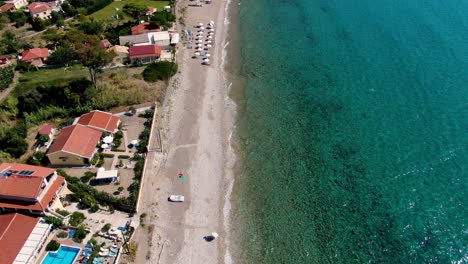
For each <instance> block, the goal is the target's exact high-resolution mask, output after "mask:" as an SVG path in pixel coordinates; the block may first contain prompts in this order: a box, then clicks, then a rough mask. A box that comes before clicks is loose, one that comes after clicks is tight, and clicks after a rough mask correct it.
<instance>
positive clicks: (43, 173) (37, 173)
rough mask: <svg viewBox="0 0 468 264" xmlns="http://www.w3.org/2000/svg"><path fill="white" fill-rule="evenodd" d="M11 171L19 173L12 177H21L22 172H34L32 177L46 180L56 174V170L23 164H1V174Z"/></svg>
mask: <svg viewBox="0 0 468 264" xmlns="http://www.w3.org/2000/svg"><path fill="white" fill-rule="evenodd" d="M9 170H11V171H17V172H16V173H12V174H11V175H20V174H19V173H20V172H21V171H33V173H32V174H31V175H28V176H30V177H40V178H45V177H47V176H49V175H51V174H53V173H54V172H55V170H54V169H51V168H45V167H41V166H34V165H28V164H21V163H2V164H0V172H2V173H5V172H8V171H9Z"/></svg>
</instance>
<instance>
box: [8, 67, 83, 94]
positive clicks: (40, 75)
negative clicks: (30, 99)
mask: <svg viewBox="0 0 468 264" xmlns="http://www.w3.org/2000/svg"><path fill="white" fill-rule="evenodd" d="M81 77H85V78H87V79H89V72H88V68H85V67H83V66H81V65H73V66H71V67H68V68H58V69H50V70H39V71H32V72H25V73H21V75H20V77H19V82H18V84H17V85H16V87H15V90H14V93H15V94H16V95H20V94H23V93H24V92H26V91H28V90H30V89H32V88H34V87H36V86H37V85H39V84H42V83H44V84H50V83H53V82H60V81H65V80H69V79H75V78H81Z"/></svg>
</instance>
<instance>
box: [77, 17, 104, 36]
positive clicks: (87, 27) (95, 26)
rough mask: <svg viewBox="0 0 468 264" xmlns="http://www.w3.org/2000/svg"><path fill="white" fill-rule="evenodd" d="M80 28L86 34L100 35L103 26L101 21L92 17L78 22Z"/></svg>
mask: <svg viewBox="0 0 468 264" xmlns="http://www.w3.org/2000/svg"><path fill="white" fill-rule="evenodd" d="M80 29H81V30H82V31H83V32H84V33H85V34H88V35H98V36H99V35H101V34H102V33H103V32H104V26H103V23H102V22H101V21H96V20H94V19H90V20H85V21H83V22H81V23H80Z"/></svg>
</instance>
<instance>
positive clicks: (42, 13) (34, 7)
mask: <svg viewBox="0 0 468 264" xmlns="http://www.w3.org/2000/svg"><path fill="white" fill-rule="evenodd" d="M28 9H29V15H30V16H31V18H40V19H49V18H50V17H51V12H52V7H50V6H49V5H48V4H46V3H43V2H33V3H31V4H30V5H29V6H28Z"/></svg>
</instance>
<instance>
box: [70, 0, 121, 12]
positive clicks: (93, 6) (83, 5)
mask: <svg viewBox="0 0 468 264" xmlns="http://www.w3.org/2000/svg"><path fill="white" fill-rule="evenodd" d="M68 3H69V6H67V7H66V8H70V7H74V8H76V9H78V13H80V15H87V14H91V13H93V12H96V11H98V10H99V9H102V8H104V7H105V6H107V5H109V4H110V3H112V0H68ZM80 9H81V10H80ZM67 10H68V9H67ZM84 10H85V12H83V11H84ZM80 11H81V12H80Z"/></svg>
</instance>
